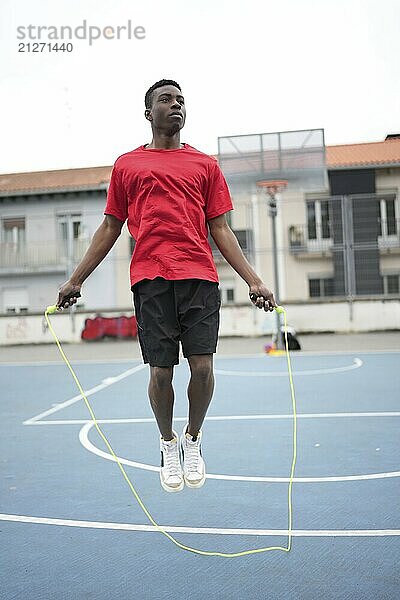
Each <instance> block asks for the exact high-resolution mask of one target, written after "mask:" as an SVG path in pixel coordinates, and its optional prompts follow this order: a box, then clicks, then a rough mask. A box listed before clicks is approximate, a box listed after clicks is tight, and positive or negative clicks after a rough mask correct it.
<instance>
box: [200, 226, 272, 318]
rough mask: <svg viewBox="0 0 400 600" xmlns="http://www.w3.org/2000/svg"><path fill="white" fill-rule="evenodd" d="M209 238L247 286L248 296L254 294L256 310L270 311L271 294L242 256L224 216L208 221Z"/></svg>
mask: <svg viewBox="0 0 400 600" xmlns="http://www.w3.org/2000/svg"><path fill="white" fill-rule="evenodd" d="M208 226H209V228H210V233H211V236H212V238H213V240H214V242H215V243H216V245H217V247H218V249H219V251H220V252H221V254H222V256H223V257H224V258H225V259H226V260H227V262H228V263H229V264H230V265H231V267H232V268H233V269H235V271H236V272H237V273H238V274H239V275H240V277H241V278H242V279H244V281H245V282H246V283H247V285H248V286H249V294H256V296H257V299H256V300H252V302H253V303H254V304H255V305H256V306H258V308H264V310H265V311H272V310H273V308H274V306H276V302H275V299H274V296H273V294H272V292H271V291H270V290H269V289H268V288H267V287H266V286H265V284H264V283H263V282H262V280H261V279H260V277H259V276H258V275H257V273H256V272H255V271H254V269H253V267H252V266H251V264H250V263H249V262H248V260H247V259H246V257H245V256H244V254H243V252H242V249H241V248H240V246H239V242H238V241H237V239H236V237H235V234H234V233H233V231H232V230H231V228H230V227H229V225H228V223H227V221H226V218H225V215H220V216H219V217H215V218H214V219H210V220H209V221H208Z"/></svg>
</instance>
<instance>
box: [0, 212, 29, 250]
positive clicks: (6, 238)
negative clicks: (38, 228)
mask: <svg viewBox="0 0 400 600" xmlns="http://www.w3.org/2000/svg"><path fill="white" fill-rule="evenodd" d="M2 229H3V231H2V238H3V239H2V241H3V242H5V243H6V244H7V245H8V246H12V247H14V248H15V249H18V248H20V247H22V246H23V245H24V244H25V217H15V218H6V219H3V227H2Z"/></svg>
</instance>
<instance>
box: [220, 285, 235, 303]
mask: <svg viewBox="0 0 400 600" xmlns="http://www.w3.org/2000/svg"><path fill="white" fill-rule="evenodd" d="M219 289H220V292H221V301H222V303H223V304H234V302H235V282H234V280H233V279H226V280H225V281H221V282H220V284H219Z"/></svg>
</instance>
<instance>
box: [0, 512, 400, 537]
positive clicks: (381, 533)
mask: <svg viewBox="0 0 400 600" xmlns="http://www.w3.org/2000/svg"><path fill="white" fill-rule="evenodd" d="M0 521H12V522H14V523H35V524H40V525H59V526H63V527H81V528H85V529H112V530H118V531H143V532H148V533H159V529H157V527H154V525H136V524H134V523H107V522H105V523H104V522H101V521H80V520H79V521H76V520H73V519H53V518H47V517H31V516H26V515H9V514H3V513H0ZM160 527H162V528H163V529H164V531H167V532H168V533H196V534H198V533H201V534H208V535H210V534H212V535H259V536H287V535H288V533H289V532H288V531H287V529H228V528H217V527H184V526H179V525H160ZM399 535H400V529H295V530H292V536H293V537H391V536H399Z"/></svg>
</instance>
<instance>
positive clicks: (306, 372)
mask: <svg viewBox="0 0 400 600" xmlns="http://www.w3.org/2000/svg"><path fill="white" fill-rule="evenodd" d="M362 365H363V361H362V360H361V359H360V358H354V359H353V364H352V365H347V366H345V367H333V368H330V369H329V368H327V369H312V370H304V371H293V375H328V374H330V373H344V372H346V371H353V370H354V369H359V368H360V367H362ZM215 373H216V374H217V375H230V376H234V377H287V376H288V373H287V371H271V372H268V371H266V372H265V371H224V370H222V369H215Z"/></svg>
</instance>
